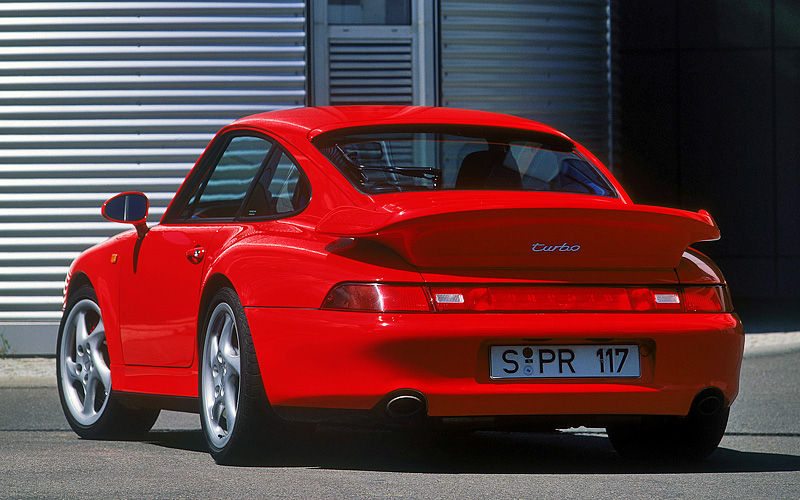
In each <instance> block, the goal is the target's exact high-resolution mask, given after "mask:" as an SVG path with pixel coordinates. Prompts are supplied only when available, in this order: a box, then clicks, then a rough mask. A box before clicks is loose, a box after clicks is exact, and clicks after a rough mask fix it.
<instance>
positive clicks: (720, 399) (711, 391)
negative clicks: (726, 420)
mask: <svg viewBox="0 0 800 500" xmlns="http://www.w3.org/2000/svg"><path fill="white" fill-rule="evenodd" d="M724 408H725V397H724V396H723V395H722V391H720V390H719V389H716V388H713V387H709V388H708V389H703V390H702V391H700V392H699V393H698V394H697V396H695V398H694V402H693V403H692V410H693V411H694V412H695V413H697V414H699V415H705V416H708V415H714V414H716V413H718V412H720V411H722V410H723V409H724Z"/></svg>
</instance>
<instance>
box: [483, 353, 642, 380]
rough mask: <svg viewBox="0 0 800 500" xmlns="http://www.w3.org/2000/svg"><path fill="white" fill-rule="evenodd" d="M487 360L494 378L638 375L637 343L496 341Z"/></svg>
mask: <svg viewBox="0 0 800 500" xmlns="http://www.w3.org/2000/svg"><path fill="white" fill-rule="evenodd" d="M489 361H490V363H489V373H490V376H491V377H492V378H494V379H505V378H584V377H604V378H608V377H612V378H613V377H620V378H623V377H639V376H641V369H640V364H639V346H637V345H496V346H492V348H491V350H490V360H489Z"/></svg>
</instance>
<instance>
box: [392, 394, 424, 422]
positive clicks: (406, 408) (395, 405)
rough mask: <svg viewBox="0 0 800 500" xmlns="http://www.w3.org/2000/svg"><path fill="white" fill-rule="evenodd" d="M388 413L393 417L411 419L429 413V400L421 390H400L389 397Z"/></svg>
mask: <svg viewBox="0 0 800 500" xmlns="http://www.w3.org/2000/svg"><path fill="white" fill-rule="evenodd" d="M387 399H388V401H387V402H386V405H385V411H386V415H388V416H389V417H390V418H392V419H410V418H414V417H420V416H425V415H426V414H427V413H428V401H427V400H426V399H425V396H424V395H423V394H422V393H421V392H419V391H413V390H406V391H398V392H395V393H394V394H390V395H389V396H388V397H387Z"/></svg>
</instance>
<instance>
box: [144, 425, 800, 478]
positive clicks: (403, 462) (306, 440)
mask: <svg viewBox="0 0 800 500" xmlns="http://www.w3.org/2000/svg"><path fill="white" fill-rule="evenodd" d="M146 442H148V443H151V444H153V445H156V446H162V447H167V448H172V449H181V450H186V451H194V452H203V453H205V452H206V448H205V443H204V441H203V436H202V434H201V431H199V430H198V431H153V432H151V433H150V435H149V436H148V438H147V439H146ZM241 465H243V466H251V467H314V468H321V469H332V470H362V471H376V472H412V473H474V474H542V473H544V474H651V473H652V474H663V473H734V472H791V471H800V456H796V455H786V454H778V453H759V452H742V451H737V450H732V449H728V448H725V447H721V448H719V449H717V450H716V451H715V452H714V453H713V454H712V455H711V456H710V457H709V458H708V459H706V460H702V461H686V462H674V461H672V462H655V461H654V462H647V461H641V460H628V459H625V458H622V457H621V456H619V455H618V454H617V453H616V452H615V451H614V449H613V448H612V447H611V444H610V442H609V441H608V439H607V438H606V437H605V436H604V435H602V434H589V433H577V432H556V433H548V434H528V433H508V432H477V433H471V434H453V435H451V434H447V435H441V434H438V435H437V434H426V435H424V436H421V435H418V434H416V435H415V434H411V433H408V432H383V431H369V430H353V429H340V428H322V429H318V430H317V431H316V432H312V433H308V434H306V435H304V436H302V437H299V438H298V437H296V438H294V439H293V440H292V441H287V442H285V443H282V444H277V445H275V444H273V445H271V449H270V446H265V453H264V454H263V455H257V456H255V457H253V458H252V459H251V460H248V461H247V462H245V463H243V464H241Z"/></svg>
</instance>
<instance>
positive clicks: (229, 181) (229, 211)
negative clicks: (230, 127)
mask: <svg viewBox="0 0 800 500" xmlns="http://www.w3.org/2000/svg"><path fill="white" fill-rule="evenodd" d="M238 134H239V135H237V134H236V133H234V134H231V135H230V136H228V137H221V138H219V140H220V141H222V144H221V147H220V148H219V151H220V152H219V154H217V155H216V157H214V158H212V160H211V161H210V165H209V167H207V168H206V172H205V173H203V174H202V175H194V173H193V176H192V177H190V179H189V181H187V184H186V185H185V186H184V187H183V188H182V189H181V191H183V190H184V188H185V189H188V190H190V191H191V192H189V193H181V192H179V193H178V194H177V195H176V201H177V202H181V201H180V200H185V201H184V202H183V204H184V206H183V207H179V208H180V210H179V211H178V212H177V215H176V216H175V218H174V220H167V221H164V223H162V224H161V225H157V226H155V227H152V228H150V230H149V231H148V232H147V233H146V234H145V236H144V237H143V238H140V239H139V240H138V241H137V243H136V247H137V248H135V249H134V252H133V259H132V260H133V262H132V264H133V265H131V266H125V269H123V270H122V271H121V273H122V276H121V280H120V286H121V289H120V308H119V310H120V334H121V341H122V353H123V358H124V362H125V364H126V365H139V366H163V367H188V366H191V364H192V361H193V359H194V352H195V345H196V337H197V320H198V311H199V306H200V285H201V282H202V280H203V275H204V270H205V268H206V265H207V259H208V256H210V255H214V253H215V250H216V249H215V248H214V247H213V246H212V245H214V241H215V239H214V236H215V235H216V234H217V232H218V231H219V230H220V229H221V228H222V227H225V226H226V225H230V224H231V223H232V222H233V221H234V219H235V218H236V217H237V215H239V213H240V211H241V210H242V208H241V207H242V204H243V202H244V200H245V198H246V197H247V195H248V193H249V192H250V190H251V186H252V185H253V183H254V182H253V181H254V179H255V178H256V176H257V175H258V173H259V172H260V171H261V169H262V168H263V166H264V164H265V163H266V161H267V159H268V158H269V155H270V151H271V150H272V148H273V143H272V142H271V141H269V140H267V139H264V138H261V137H255V136H252V135H241V132H240V133H238ZM212 147H213V145H212ZM210 150H211V149H210ZM200 167H201V168H202V166H200ZM192 181H193V182H192ZM184 194H188V196H184ZM219 240H223V238H220V239H219Z"/></svg>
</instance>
